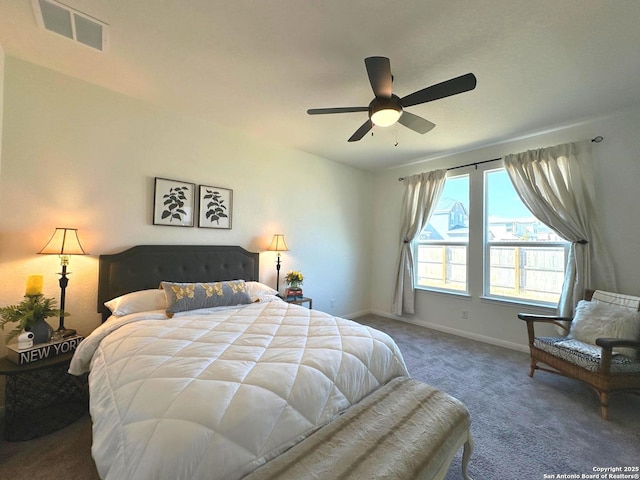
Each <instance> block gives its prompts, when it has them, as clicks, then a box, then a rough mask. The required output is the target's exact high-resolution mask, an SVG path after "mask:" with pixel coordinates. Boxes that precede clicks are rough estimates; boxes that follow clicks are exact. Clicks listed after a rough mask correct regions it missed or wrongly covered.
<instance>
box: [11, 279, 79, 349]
mask: <svg viewBox="0 0 640 480" xmlns="http://www.w3.org/2000/svg"><path fill="white" fill-rule="evenodd" d="M32 277H35V276H32ZM32 277H29V281H28V283H27V292H26V293H25V295H24V300H22V301H21V302H20V303H18V304H16V305H9V306H6V307H0V328H1V329H2V330H4V326H5V325H6V324H7V323H17V324H18V325H17V326H16V327H15V328H14V329H13V330H11V331H10V332H9V333H8V334H7V336H6V337H5V343H9V341H10V340H11V339H13V338H15V337H17V336H18V335H20V333H22V332H23V331H28V332H32V333H33V334H34V338H33V343H44V342H48V341H49V340H50V339H51V335H52V333H53V328H51V326H50V325H49V324H48V323H47V322H46V319H47V318H49V317H59V316H60V315H64V316H67V315H68V313H63V312H61V311H60V310H58V309H57V308H55V307H56V300H55V299H54V298H47V297H45V296H44V295H43V294H42V279H41V278H40V280H39V283H38V279H37V278H35V279H34V278H32ZM34 282H35V283H34Z"/></svg>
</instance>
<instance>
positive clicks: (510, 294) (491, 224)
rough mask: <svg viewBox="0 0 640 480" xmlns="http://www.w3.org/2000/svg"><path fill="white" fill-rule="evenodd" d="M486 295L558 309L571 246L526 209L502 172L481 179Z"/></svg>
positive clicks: (502, 170) (495, 172)
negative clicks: (482, 186)
mask: <svg viewBox="0 0 640 480" xmlns="http://www.w3.org/2000/svg"><path fill="white" fill-rule="evenodd" d="M484 191H485V202H484V206H485V208H484V212H485V214H484V220H485V222H484V223H485V232H484V234H485V235H484V236H485V254H484V257H485V262H484V270H485V281H484V293H485V295H486V296H490V297H503V298H508V299H516V300H523V301H525V302H537V303H550V304H557V303H558V300H559V299H560V293H561V291H562V283H563V281H564V272H565V265H566V263H567V253H568V250H569V243H568V242H566V241H565V240H563V239H562V238H560V237H559V236H558V235H556V234H555V233H554V232H553V230H551V229H550V228H549V227H547V226H546V225H544V224H543V223H542V222H540V221H539V220H538V219H536V218H535V217H534V216H533V214H532V213H531V212H530V211H529V209H527V207H525V205H524V204H523V203H522V200H520V197H519V196H518V194H517V193H516V191H515V189H514V188H513V185H512V184H511V180H510V179H509V176H508V174H507V172H506V171H505V170H504V169H499V170H490V171H487V172H485V176H484Z"/></svg>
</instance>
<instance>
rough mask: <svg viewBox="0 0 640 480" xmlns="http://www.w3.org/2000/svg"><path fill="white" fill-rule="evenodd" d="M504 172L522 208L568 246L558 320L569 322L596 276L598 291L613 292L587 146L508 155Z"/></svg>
mask: <svg viewBox="0 0 640 480" xmlns="http://www.w3.org/2000/svg"><path fill="white" fill-rule="evenodd" d="M503 161H504V166H505V168H506V170H507V173H508V174H509V177H510V178H511V182H512V183H513V186H514V188H515V189H516V191H517V192H518V195H519V196H520V198H521V199H522V201H523V202H524V204H525V205H526V206H527V207H528V208H529V210H531V212H532V213H533V214H534V215H535V216H536V218H538V219H539V220H540V221H542V222H543V223H544V224H545V225H547V226H549V227H550V228H552V229H553V230H554V231H555V232H556V233H557V234H558V235H560V236H561V237H562V238H564V239H565V240H567V241H569V242H571V246H570V248H569V258H568V260H567V267H566V273H565V278H564V284H563V287H562V293H561V295H560V301H559V303H558V314H559V315H562V316H571V315H572V314H573V308H574V306H575V305H576V304H577V303H578V301H579V300H580V299H581V298H582V292H583V290H584V289H585V288H593V285H592V273H593V271H597V274H598V278H599V279H600V280H601V282H603V285H602V288H608V289H611V290H612V291H615V290H616V281H615V275H614V272H613V266H612V264H611V261H610V260H609V256H608V254H607V251H606V249H605V247H604V245H603V242H602V238H601V234H600V230H599V227H598V221H597V219H596V211H595V208H594V207H595V195H594V187H593V183H594V182H593V163H592V158H591V141H590V140H584V141H582V142H578V143H567V144H564V145H557V146H555V147H548V148H541V149H539V150H529V151H527V152H524V153H518V154H514V155H507V156H506V157H504V160H503Z"/></svg>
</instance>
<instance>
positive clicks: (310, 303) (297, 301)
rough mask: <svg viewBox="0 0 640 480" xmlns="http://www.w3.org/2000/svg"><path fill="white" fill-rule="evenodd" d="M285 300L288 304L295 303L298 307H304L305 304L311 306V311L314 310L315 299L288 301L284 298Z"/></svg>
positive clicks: (305, 298)
mask: <svg viewBox="0 0 640 480" xmlns="http://www.w3.org/2000/svg"><path fill="white" fill-rule="evenodd" d="M283 300H284V301H285V302H287V303H294V304H296V305H303V304H305V303H308V304H309V310H312V309H313V299H312V298H309V297H302V298H296V299H295V300H287V298H286V297H285V298H283Z"/></svg>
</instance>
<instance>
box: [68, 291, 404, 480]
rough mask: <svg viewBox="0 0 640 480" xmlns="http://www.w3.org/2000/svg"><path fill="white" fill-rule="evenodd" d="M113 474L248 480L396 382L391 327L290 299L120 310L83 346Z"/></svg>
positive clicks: (103, 467)
mask: <svg viewBox="0 0 640 480" xmlns="http://www.w3.org/2000/svg"><path fill="white" fill-rule="evenodd" d="M89 369H90V375H89V382H90V391H91V401H90V410H91V416H92V419H93V446H92V453H93V457H94V460H95V462H96V465H97V468H98V472H99V473H100V476H101V477H102V478H103V479H105V480H106V479H111V480H127V479H132V480H133V479H135V480H142V479H149V480H151V479H153V480H159V479H167V480H178V479H206V480H212V479H237V478H242V477H243V476H244V475H246V474H248V473H249V472H251V471H253V470H254V469H255V468H257V467H259V466H260V465H262V464H264V463H265V462H267V461H268V460H270V459H272V458H274V457H276V456H277V455H279V454H280V453H282V452H284V451H285V450H286V449H287V448H289V447H290V446H292V445H293V444H295V443H297V442H299V441H301V440H302V439H304V438H305V437H306V436H308V435H309V434H310V433H312V432H313V431H315V430H317V429H318V428H319V427H321V426H323V425H324V424H326V423H328V422H329V421H331V420H332V419H334V418H335V417H336V416H337V415H338V414H339V413H340V412H342V411H343V410H345V409H346V408H348V407H349V406H351V405H353V404H355V403H357V402H358V401H359V400H361V399H362V398H364V397H365V396H366V395H368V394H369V393H371V392H372V391H374V390H375V389H377V388H378V387H379V386H380V385H382V384H385V383H386V382H388V381H389V380H391V379H392V378H395V377H397V376H402V375H407V370H406V367H405V364H404V360H403V359H402V355H401V353H400V351H399V349H398V347H397V346H396V344H395V343H394V342H393V340H392V339H391V338H390V337H389V336H387V335H386V334H384V333H382V332H380V331H377V330H374V329H372V328H369V327H366V326H362V325H359V324H357V323H355V322H352V321H349V320H344V319H341V318H337V317H333V316H330V315H328V314H326V313H323V312H320V311H317V310H309V309H306V308H303V307H299V306H296V305H290V304H287V303H285V302H282V301H273V302H268V303H254V304H250V305H244V306H239V307H232V308H224V309H215V310H210V311H204V310H196V311H192V312H182V313H179V314H176V315H175V316H174V317H173V318H172V319H168V318H166V316H165V315H164V313H163V312H161V311H155V312H147V313H143V314H140V313H138V314H132V315H127V316H124V317H120V318H115V317H112V318H111V319H110V320H108V321H107V322H105V323H104V324H103V325H101V326H100V327H99V328H97V329H96V330H95V331H94V333H92V334H91V335H89V336H88V337H87V338H86V339H85V340H84V341H83V342H82V343H81V345H80V346H79V347H78V350H77V351H76V354H75V355H74V358H73V361H72V364H71V369H70V372H71V373H74V374H79V373H82V372H84V371H87V370H89Z"/></svg>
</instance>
